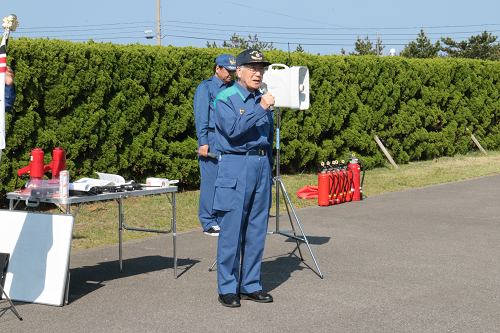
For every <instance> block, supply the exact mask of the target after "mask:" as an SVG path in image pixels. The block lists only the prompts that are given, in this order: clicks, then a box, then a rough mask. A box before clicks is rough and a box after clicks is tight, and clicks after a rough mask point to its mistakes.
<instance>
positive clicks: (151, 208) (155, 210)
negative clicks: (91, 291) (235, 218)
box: [45, 152, 500, 250]
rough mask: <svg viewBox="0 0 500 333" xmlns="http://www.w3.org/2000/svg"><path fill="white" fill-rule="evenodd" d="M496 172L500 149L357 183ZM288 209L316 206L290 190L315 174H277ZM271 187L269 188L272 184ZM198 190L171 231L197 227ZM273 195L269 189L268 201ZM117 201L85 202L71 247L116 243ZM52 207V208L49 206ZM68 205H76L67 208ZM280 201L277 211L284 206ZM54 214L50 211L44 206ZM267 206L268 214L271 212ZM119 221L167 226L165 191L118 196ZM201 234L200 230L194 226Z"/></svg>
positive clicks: (417, 181)
mask: <svg viewBox="0 0 500 333" xmlns="http://www.w3.org/2000/svg"><path fill="white" fill-rule="evenodd" d="M498 173H500V152H488V156H485V155H483V154H480V153H472V154H468V155H465V156H462V155H460V156H455V157H443V158H439V159H437V160H432V161H423V162H412V163H409V164H405V165H400V166H399V169H394V168H393V167H392V166H391V165H390V164H389V163H387V165H386V166H384V167H380V168H376V169H373V170H368V171H367V172H366V174H365V180H364V184H363V194H364V196H371V195H376V194H381V193H387V192H392V191H399V190H404V189H409V188H414V187H420V186H427V185H432V184H440V183H446V182H451V181H457V180H462V179H467V178H473V177H481V176H487V175H492V174H498ZM281 178H282V180H283V184H284V185H285V187H286V189H287V192H288V195H289V197H290V199H291V201H292V204H293V206H294V208H302V207H306V206H314V205H317V199H311V200H304V199H299V198H298V197H297V196H296V195H295V192H296V191H297V190H298V189H300V188H301V187H303V186H305V185H317V184H318V176H317V174H298V175H293V176H290V175H282V177H281ZM273 191H274V186H273ZM198 197H199V191H182V190H180V192H179V193H178V194H177V195H176V203H177V230H178V231H182V230H187V229H192V228H198V227H199V226H200V224H199V221H198ZM275 200H276V195H275V194H274V193H273V202H274V201H275ZM117 206H118V204H117V203H116V202H115V201H106V202H102V201H101V202H95V203H87V204H84V205H83V206H82V208H81V209H80V211H79V213H78V215H77V218H76V220H75V228H74V239H73V243H72V249H73V250H81V249H86V248H92V247H96V246H101V245H105V244H111V243H117V242H118V208H117ZM51 207H53V206H51ZM72 209H76V206H73V207H72ZM285 209H286V207H285V205H284V204H283V203H281V204H280V210H285ZM45 211H46V212H56V211H57V210H56V209H52V208H50V209H46V210H45ZM275 211H276V208H275V206H274V205H273V207H272V208H271V212H272V213H273V212H275ZM123 213H124V216H125V225H126V226H128V227H135V228H147V229H169V228H170V218H171V216H172V209H171V205H170V203H169V201H168V200H167V198H166V197H165V195H154V196H145V197H131V198H128V199H124V200H123ZM200 232H201V230H200ZM153 235H156V234H153V233H144V232H135V231H126V230H124V231H123V239H124V241H126V240H131V239H137V238H143V237H149V236H153Z"/></svg>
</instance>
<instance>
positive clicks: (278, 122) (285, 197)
mask: <svg viewBox="0 0 500 333" xmlns="http://www.w3.org/2000/svg"><path fill="white" fill-rule="evenodd" d="M276 116H277V119H276V176H275V177H274V178H273V180H274V181H275V183H276V230H275V231H268V232H267V234H268V235H269V234H273V235H282V236H285V237H288V238H292V239H295V241H296V243H297V248H298V250H299V254H300V260H302V261H305V260H304V257H303V256H302V251H301V250H300V243H299V242H303V243H306V244H307V248H308V249H309V252H310V253H311V257H312V258H313V260H314V264H315V265H316V268H317V269H318V273H319V276H320V277H321V278H323V274H322V273H321V270H320V269H319V266H318V262H317V261H316V258H315V257H314V254H313V252H312V249H311V246H310V244H309V241H308V240H307V237H306V234H305V233H304V229H302V225H301V224H300V221H299V218H298V216H297V213H296V212H295V209H294V208H293V205H292V202H291V201H290V197H289V196H288V193H287V191H286V188H285V184H283V180H282V179H281V176H280V128H281V111H280V108H278V107H277V108H276ZM280 189H281V192H282V194H283V201H284V203H285V206H286V211H287V213H288V218H289V220H290V226H291V228H292V230H290V231H281V230H280V224H279V223H280ZM290 209H291V210H292V212H293V215H294V217H295V222H297V225H298V226H299V228H300V232H301V233H302V236H300V235H299V236H297V233H296V232H295V228H294V226H293V219H292V215H291V214H290ZM291 232H293V235H292V234H290V233H291Z"/></svg>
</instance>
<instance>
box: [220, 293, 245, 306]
mask: <svg viewBox="0 0 500 333" xmlns="http://www.w3.org/2000/svg"><path fill="white" fill-rule="evenodd" d="M219 302H220V303H221V304H222V305H224V306H227V307H230V308H237V307H239V306H241V304H240V299H239V298H238V296H236V294H224V295H220V294H219Z"/></svg>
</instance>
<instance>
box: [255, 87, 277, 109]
mask: <svg viewBox="0 0 500 333" xmlns="http://www.w3.org/2000/svg"><path fill="white" fill-rule="evenodd" d="M259 89H260V92H261V93H262V94H263V95H265V94H269V90H267V83H265V82H262V83H261V84H260V86H259ZM269 110H271V111H274V105H271V106H270V107H269Z"/></svg>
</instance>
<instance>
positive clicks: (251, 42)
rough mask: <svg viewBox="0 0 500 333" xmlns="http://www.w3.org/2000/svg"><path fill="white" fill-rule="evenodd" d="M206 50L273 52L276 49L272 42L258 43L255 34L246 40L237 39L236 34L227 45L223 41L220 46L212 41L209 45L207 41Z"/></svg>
mask: <svg viewBox="0 0 500 333" xmlns="http://www.w3.org/2000/svg"><path fill="white" fill-rule="evenodd" d="M207 47H208V48H219V49H239V50H248V49H258V50H261V51H262V50H275V49H276V48H275V47H274V46H273V42H271V43H264V42H260V41H259V38H258V37H257V34H255V36H253V37H252V35H248V39H247V38H243V37H239V36H238V35H237V34H236V33H234V34H233V35H232V36H231V38H230V39H229V43H228V42H226V41H224V42H223V43H222V45H217V43H216V42H215V41H214V42H213V43H212V44H210V42H209V41H207Z"/></svg>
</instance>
